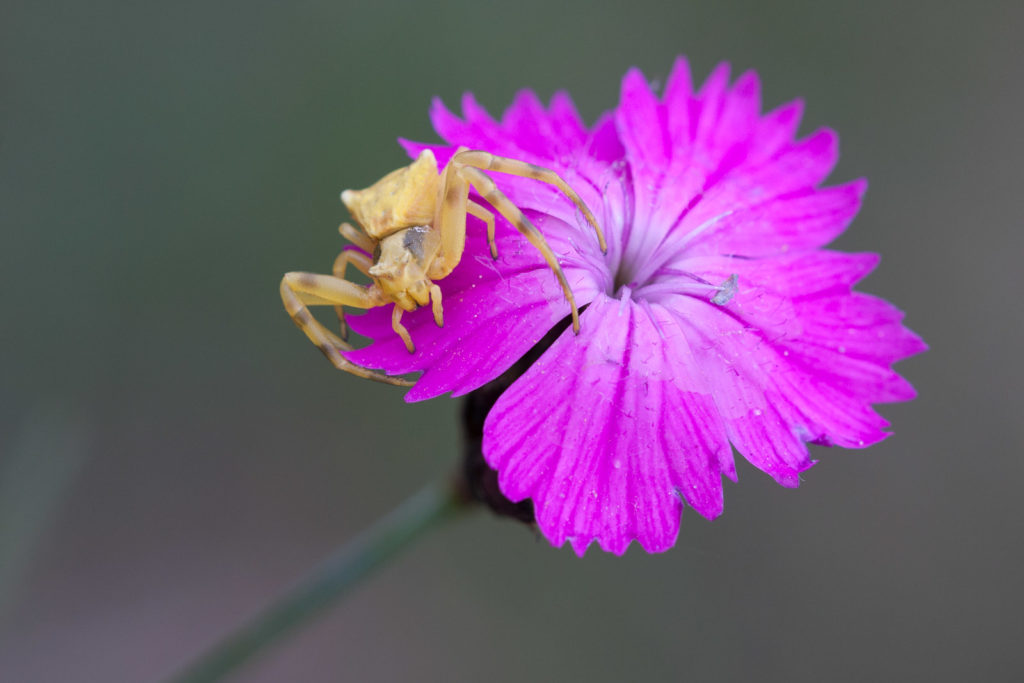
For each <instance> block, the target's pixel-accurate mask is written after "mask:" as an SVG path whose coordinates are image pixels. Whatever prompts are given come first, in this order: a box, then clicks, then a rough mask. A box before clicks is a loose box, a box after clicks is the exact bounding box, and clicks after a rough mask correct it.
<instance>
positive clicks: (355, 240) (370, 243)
mask: <svg viewBox="0 0 1024 683" xmlns="http://www.w3.org/2000/svg"><path fill="white" fill-rule="evenodd" d="M338 232H340V233H341V236H342V237H344V238H345V239H347V240H348V241H349V242H351V243H352V244H354V245H356V246H357V247H359V248H360V249H362V250H363V251H365V252H366V253H367V254H372V253H373V248H374V247H375V246H377V240H375V239H373V238H372V237H370V236H369V235H367V234H366V233H365V232H363V231H362V230H360V229H359V228H356V227H353V226H352V224H351V223H342V224H341V225H339V226H338Z"/></svg>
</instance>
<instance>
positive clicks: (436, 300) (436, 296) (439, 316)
mask: <svg viewBox="0 0 1024 683" xmlns="http://www.w3.org/2000/svg"><path fill="white" fill-rule="evenodd" d="M430 306H431V308H433V309H434V322H435V323H437V326H438V327H444V311H443V309H442V308H441V288H440V287H438V286H437V285H430Z"/></svg>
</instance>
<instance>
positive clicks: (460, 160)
mask: <svg viewBox="0 0 1024 683" xmlns="http://www.w3.org/2000/svg"><path fill="white" fill-rule="evenodd" d="M452 161H453V162H455V164H456V165H465V166H472V167H474V168H479V169H483V170H485V171H497V172H498V173H508V174H509V175H517V176H522V177H523V178H532V179H533V180H539V181H541V182H542V183H548V184H550V185H554V186H555V187H557V188H558V189H559V190H561V191H562V194H564V195H565V196H566V197H568V198H569V199H570V200H572V203H573V204H575V205H576V208H578V209H579V210H580V211H582V212H583V215H584V216H585V217H586V219H587V222H588V223H590V225H591V226H593V228H594V232H596V233H597V241H598V243H600V245H601V251H602V252H604V253H607V252H608V244H607V243H606V242H605V239H604V233H603V232H602V231H601V226H599V225H598V224H597V219H596V218H594V214H592V213H591V212H590V209H589V208H587V205H586V204H584V203H583V200H582V199H580V196H579V195H578V194H576V191H575V190H573V189H572V188H571V187H569V184H568V183H566V182H565V181H564V180H562V177H561V176H560V175H558V174H557V173H555V172H554V171H552V170H551V169H549V168H544V167H543V166H536V165H534V164H528V163H526V162H525V161H517V160H516V159H509V158H507V157H499V156H495V155H493V154H490V153H488V152H478V151H465V152H458V153H457V154H456V155H455V156H454V157H453V158H452ZM474 184H475V183H474Z"/></svg>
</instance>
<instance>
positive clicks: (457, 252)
mask: <svg viewBox="0 0 1024 683" xmlns="http://www.w3.org/2000/svg"><path fill="white" fill-rule="evenodd" d="M455 171H456V169H455V164H451V163H449V164H448V165H447V166H445V168H444V170H443V171H442V172H441V176H442V177H441V183H440V185H439V186H438V188H437V200H436V209H435V215H434V228H435V229H436V230H437V231H438V233H439V235H440V237H441V250H440V252H438V255H437V258H436V259H435V260H434V262H433V263H431V264H430V268H429V269H428V271H427V277H428V278H430V279H431V280H440V279H441V278H443V277H445V276H446V275H448V274H449V273H451V272H452V271H453V270H454V269H455V266H457V265H458V264H459V261H460V260H462V252H463V251H465V249H466V213H467V212H468V211H469V181H467V180H466V179H465V178H463V177H462V176H461V175H460V174H458V173H456V172H455Z"/></svg>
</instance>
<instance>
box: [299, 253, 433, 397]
mask: <svg viewBox="0 0 1024 683" xmlns="http://www.w3.org/2000/svg"><path fill="white" fill-rule="evenodd" d="M281 300H282V301H283V302H284V308H285V310H286V311H288V315H290V316H291V318H292V321H294V323H295V324H296V325H297V326H298V328H299V329H300V330H302V331H303V332H304V333H305V334H306V336H307V337H309V340H310V341H311V342H313V343H314V344H315V345H316V346H317V348H319V349H320V351H321V352H323V354H324V355H325V356H327V360H329V361H331V364H332V365H334V367H336V368H338V369H339V370H344V371H345V372H349V373H352V374H353V375H356V376H358V377H364V378H366V379H372V380H376V381H378V382H383V383H385V384H392V385H394V386H399V387H411V386H412V385H413V382H410V381H409V380H405V379H401V378H398V377H391V376H389V375H385V374H383V373H381V372H376V371H374V370H370V369H369V368H364V367H362V366H360V365H356V364H355V363H352V362H350V361H348V360H346V359H345V357H344V356H342V355H341V352H342V351H348V350H350V349H351V348H352V346H351V345H349V344H348V343H347V342H346V341H344V340H343V339H341V338H340V337H338V336H337V335H335V334H334V333H333V332H331V331H329V330H328V329H327V328H326V327H324V326H323V325H321V324H320V322H319V321H318V320H317V319H316V318H314V317H313V315H312V314H311V313H310V312H309V309H308V308H307V306H321V305H323V306H336V305H346V306H356V307H358V308H374V307H376V306H383V305H384V304H387V303H388V300H387V299H386V298H385V297H384V296H383V294H381V293H380V291H379V290H377V289H375V288H369V289H367V288H364V287H360V286H359V285H357V284H355V283H352V282H348V281H347V280H340V279H338V278H335V277H332V276H330V275H316V274H314V273H287V274H285V276H284V277H283V278H281Z"/></svg>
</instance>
